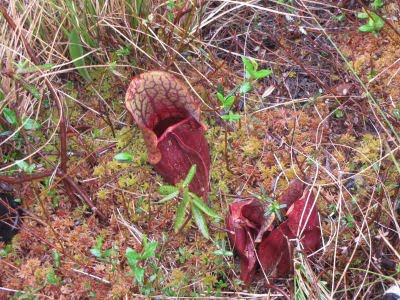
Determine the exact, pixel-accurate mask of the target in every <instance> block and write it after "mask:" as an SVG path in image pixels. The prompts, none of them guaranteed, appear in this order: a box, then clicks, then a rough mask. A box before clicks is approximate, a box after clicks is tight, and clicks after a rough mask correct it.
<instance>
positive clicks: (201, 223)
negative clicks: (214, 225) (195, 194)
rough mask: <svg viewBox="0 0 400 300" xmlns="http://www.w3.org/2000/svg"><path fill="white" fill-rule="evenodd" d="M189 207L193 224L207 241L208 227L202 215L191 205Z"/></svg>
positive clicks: (208, 235)
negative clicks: (190, 207)
mask: <svg viewBox="0 0 400 300" xmlns="http://www.w3.org/2000/svg"><path fill="white" fill-rule="evenodd" d="M191 206H192V215H193V219H194V222H195V223H196V225H197V227H199V229H200V232H201V234H202V235H203V236H204V237H205V238H206V239H208V240H209V239H210V234H209V233H208V226H207V223H206V220H205V218H204V216H203V213H202V212H201V210H200V209H199V208H198V207H197V206H196V205H194V204H192V205H191Z"/></svg>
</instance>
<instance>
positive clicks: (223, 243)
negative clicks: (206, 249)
mask: <svg viewBox="0 0 400 300" xmlns="http://www.w3.org/2000/svg"><path fill="white" fill-rule="evenodd" d="M214 246H215V247H217V248H218V250H215V251H213V254H215V255H218V256H233V253H232V251H229V250H228V249H226V241H225V239H223V240H222V241H221V244H218V243H217V242H215V243H214Z"/></svg>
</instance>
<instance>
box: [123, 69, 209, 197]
mask: <svg viewBox="0 0 400 300" xmlns="http://www.w3.org/2000/svg"><path fill="white" fill-rule="evenodd" d="M125 105H126V108H127V109H128V111H129V112H130V114H131V115H132V117H133V118H134V120H135V121H136V123H137V124H138V125H139V127H140V129H141V130H142V134H143V138H144V141H145V144H146V147H147V154H148V159H149V162H150V164H152V165H153V166H154V168H155V169H156V170H157V171H158V172H159V173H160V174H161V176H163V177H164V178H165V179H166V180H167V181H168V182H170V183H172V184H176V183H177V182H179V181H180V180H182V179H184V178H185V176H186V174H187V172H188V171H189V169H190V167H191V166H192V165H193V164H196V165H197V172H196V175H195V177H194V178H193V180H192V182H191V184H190V191H192V192H193V193H195V194H197V195H199V196H201V197H203V199H205V198H206V197H207V193H208V178H209V170H210V155H209V150H208V144H207V141H206V139H205V137H204V130H205V127H204V126H203V124H202V123H201V122H200V108H199V106H198V105H197V103H196V102H195V101H194V99H193V97H192V95H191V94H190V92H189V90H188V89H187V87H186V85H185V84H184V83H182V82H181V81H180V80H179V79H177V78H176V77H175V76H174V75H172V74H170V73H167V72H162V71H149V72H145V73H142V74H141V75H139V76H137V77H135V78H134V79H133V80H132V81H131V83H130V85H129V88H128V90H127V92H126V96H125Z"/></svg>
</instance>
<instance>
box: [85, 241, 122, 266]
mask: <svg viewBox="0 0 400 300" xmlns="http://www.w3.org/2000/svg"><path fill="white" fill-rule="evenodd" d="M96 243H97V244H96V245H95V246H93V247H92V248H91V249H90V253H92V254H93V255H94V256H95V257H96V258H97V259H98V260H100V261H106V262H108V261H110V256H111V255H113V254H117V251H115V249H112V248H111V249H108V250H105V251H103V250H101V248H102V246H103V240H102V238H101V236H100V235H99V236H98V237H97V238H96Z"/></svg>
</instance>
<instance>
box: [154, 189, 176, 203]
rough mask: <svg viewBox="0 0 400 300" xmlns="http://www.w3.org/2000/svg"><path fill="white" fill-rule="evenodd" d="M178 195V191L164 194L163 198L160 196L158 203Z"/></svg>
mask: <svg viewBox="0 0 400 300" xmlns="http://www.w3.org/2000/svg"><path fill="white" fill-rule="evenodd" d="M178 195H179V191H176V192H173V193H171V194H169V195H167V196H165V197H164V198H162V199H161V200H160V201H158V203H164V202H167V201H169V200H171V199H174V198H175V197H177V196H178Z"/></svg>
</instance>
